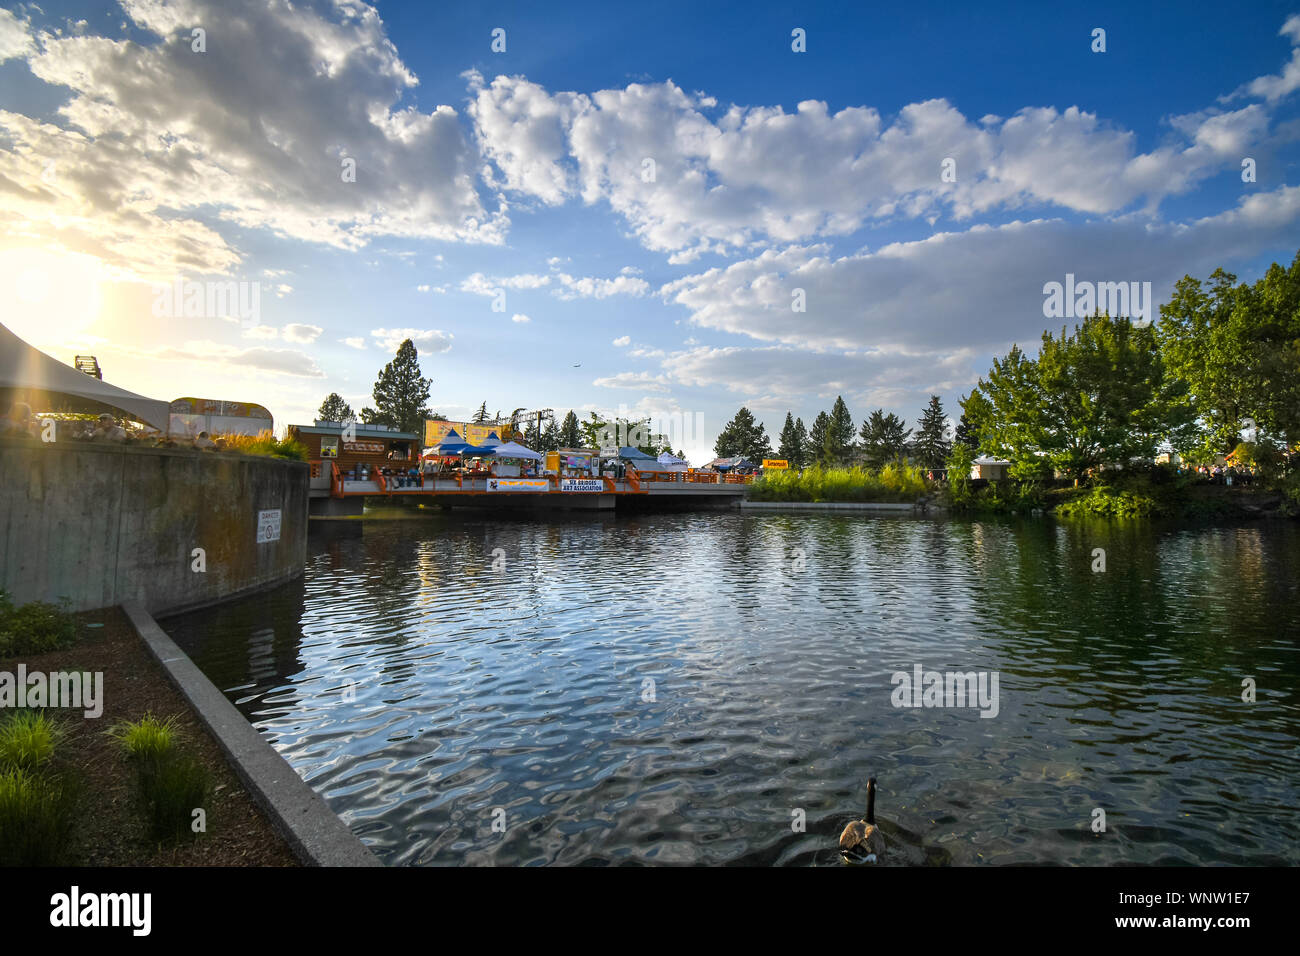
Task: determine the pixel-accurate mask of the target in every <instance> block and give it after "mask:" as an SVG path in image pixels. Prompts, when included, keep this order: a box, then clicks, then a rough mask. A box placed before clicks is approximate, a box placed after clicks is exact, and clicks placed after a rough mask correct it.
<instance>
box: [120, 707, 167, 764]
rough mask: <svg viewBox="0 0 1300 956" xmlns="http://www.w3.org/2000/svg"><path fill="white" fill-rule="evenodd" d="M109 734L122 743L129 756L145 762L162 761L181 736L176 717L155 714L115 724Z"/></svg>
mask: <svg viewBox="0 0 1300 956" xmlns="http://www.w3.org/2000/svg"><path fill="white" fill-rule="evenodd" d="M108 735H109V736H110V737H112V738H113V739H114V740H116V741H118V743H120V744H121V745H122V749H124V750H125V751H126V753H127V756H129V757H131V758H132V759H134V760H137V761H140V762H143V763H158V762H160V761H161V760H162V759H163V758H164V757H166V756H168V755H169V754H170V753H171V752H172V748H173V747H174V746H175V744H176V739H177V737H179V736H180V735H179V733H178V732H177V730H176V718H175V717H168V718H166V719H165V720H159V719H158V718H157V717H155V716H154V715H153V714H145V715H144V716H143V717H141V718H140V719H139V720H136V721H130V720H124V721H122V722H121V723H120V724H115V725H114V726H113V727H111V728H109V731H108Z"/></svg>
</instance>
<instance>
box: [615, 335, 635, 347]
mask: <svg viewBox="0 0 1300 956" xmlns="http://www.w3.org/2000/svg"><path fill="white" fill-rule="evenodd" d="M613 344H614V345H617V346H618V347H619V348H623V347H625V346H628V345H631V344H632V336H630V335H620V336H619V337H618V338H616V339H615V340H614V342H613Z"/></svg>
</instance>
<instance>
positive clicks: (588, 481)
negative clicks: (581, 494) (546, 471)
mask: <svg viewBox="0 0 1300 956" xmlns="http://www.w3.org/2000/svg"><path fill="white" fill-rule="evenodd" d="M560 490H561V491H604V490H605V483H604V482H603V481H601V480H600V479H599V478H561V479H560Z"/></svg>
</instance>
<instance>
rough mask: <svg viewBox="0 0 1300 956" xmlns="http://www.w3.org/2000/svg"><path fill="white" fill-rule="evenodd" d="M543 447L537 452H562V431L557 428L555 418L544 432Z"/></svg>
mask: <svg viewBox="0 0 1300 956" xmlns="http://www.w3.org/2000/svg"><path fill="white" fill-rule="evenodd" d="M541 446H542V447H540V448H538V449H537V451H559V450H560V430H559V428H557V427H556V425H555V419H553V418H552V419H551V420H550V421H549V422H547V423H546V428H545V429H544V430H543V431H542V438H541Z"/></svg>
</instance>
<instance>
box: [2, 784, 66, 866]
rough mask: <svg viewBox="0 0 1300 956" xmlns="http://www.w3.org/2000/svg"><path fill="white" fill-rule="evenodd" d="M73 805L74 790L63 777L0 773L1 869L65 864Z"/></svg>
mask: <svg viewBox="0 0 1300 956" xmlns="http://www.w3.org/2000/svg"><path fill="white" fill-rule="evenodd" d="M76 803H77V790H76V787H75V786H74V785H73V784H72V783H71V782H70V781H69V780H68V779H66V778H64V777H60V776H55V775H50V774H32V773H29V772H28V771H26V770H19V769H11V770H0V866H53V865H55V864H59V863H63V862H65V861H64V859H63V856H64V852H65V850H66V848H67V845H68V837H69V835H70V834H71V832H72V827H73V825H74V823H75V822H76V821H75V816H74V814H75V810H76Z"/></svg>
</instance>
